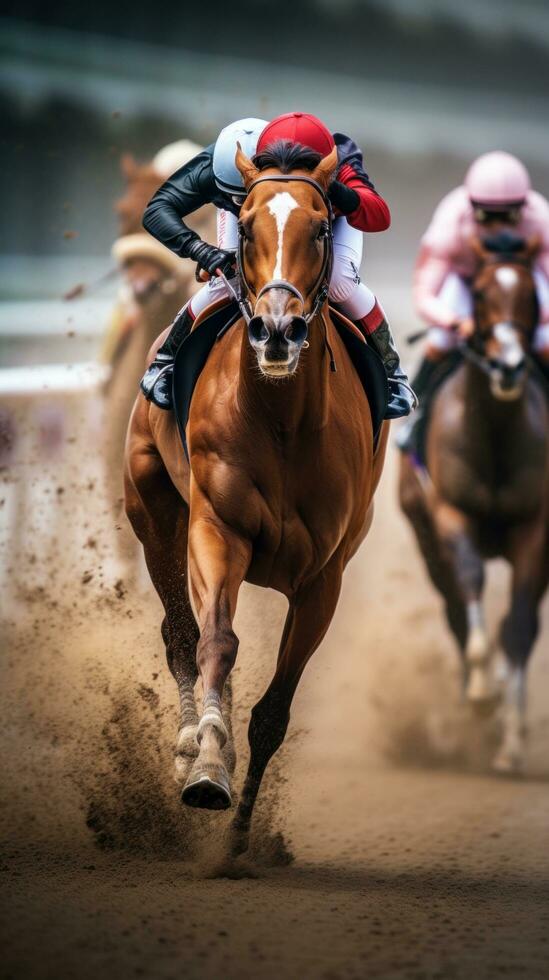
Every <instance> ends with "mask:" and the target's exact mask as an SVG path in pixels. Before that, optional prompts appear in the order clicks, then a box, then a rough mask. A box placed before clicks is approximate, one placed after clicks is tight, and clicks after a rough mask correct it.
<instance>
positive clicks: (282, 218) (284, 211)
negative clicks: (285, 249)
mask: <svg viewBox="0 0 549 980" xmlns="http://www.w3.org/2000/svg"><path fill="white" fill-rule="evenodd" d="M267 206H268V208H269V211H270V212H271V214H272V216H273V218H274V219H275V221H276V230H277V234H278V247H277V250H276V261H275V267H274V270H273V279H282V244H283V238H284V228H285V227H286V222H287V220H288V215H289V214H290V212H291V211H293V210H294V208H297V207H298V206H299V205H298V203H297V201H296V200H295V199H294V198H293V197H292V195H291V194H288V191H281V192H280V193H279V194H275V195H274V197H273V198H271V200H270V201H269V203H268V205H267Z"/></svg>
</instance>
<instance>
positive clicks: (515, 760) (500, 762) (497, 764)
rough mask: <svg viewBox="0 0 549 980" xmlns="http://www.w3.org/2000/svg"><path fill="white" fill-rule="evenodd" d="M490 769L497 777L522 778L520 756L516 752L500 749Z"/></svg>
mask: <svg viewBox="0 0 549 980" xmlns="http://www.w3.org/2000/svg"><path fill="white" fill-rule="evenodd" d="M492 769H493V770H494V772H495V773H497V774H498V775H499V776H522V772H523V760H522V756H521V755H520V754H519V753H518V752H508V751H507V750H506V749H501V751H500V752H498V753H497V755H496V756H495V758H494V760H493V762H492Z"/></svg>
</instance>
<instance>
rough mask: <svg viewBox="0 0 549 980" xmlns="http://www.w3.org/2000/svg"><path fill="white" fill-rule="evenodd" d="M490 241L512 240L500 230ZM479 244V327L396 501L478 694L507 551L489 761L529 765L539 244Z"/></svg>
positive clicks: (486, 672)
mask: <svg viewBox="0 0 549 980" xmlns="http://www.w3.org/2000/svg"><path fill="white" fill-rule="evenodd" d="M493 244H494V246H495V247H496V248H500V247H502V246H503V247H504V248H507V247H508V248H510V246H508V244H506V241H505V240H502V239H499V240H498V241H495V242H494V243H493ZM512 244H513V243H512ZM474 246H475V249H476V252H477V255H478V258H479V263H480V266H479V270H478V273H477V275H476V277H475V279H474V282H473V286H472V289H473V300H474V319H475V331H474V334H473V336H472V338H471V341H470V342H469V343H468V344H467V345H466V346H465V347H464V349H463V353H464V359H463V363H462V365H461V366H460V367H459V368H458V370H457V371H456V372H455V373H454V374H452V376H451V377H450V378H448V379H447V380H446V381H445V383H444V384H443V385H442V387H441V389H440V391H439V392H438V394H437V395H436V396H435V399H434V401H433V406H432V413H431V418H430V423H429V428H428V430H427V437H426V465H427V471H428V478H427V479H426V480H425V479H421V478H420V475H419V474H418V470H417V468H416V467H415V466H414V465H413V463H412V461H411V459H410V457H408V456H406V455H403V456H402V461H401V476H400V501H401V506H402V509H403V510H404V512H405V514H406V515H407V516H408V518H409V520H410V521H411V523H412V527H413V529H414V531H415V534H416V537H417V540H418V544H419V547H420V549H421V552H422V554H423V557H424V559H425V562H426V565H427V570H428V572H429V574H430V577H431V579H432V581H433V584H434V585H435V586H436V588H437V589H438V590H439V591H440V593H441V594H442V597H443V599H444V602H445V607H446V615H447V618H448V623H449V626H450V629H451V630H452V632H453V634H454V636H455V637H456V639H457V642H458V644H459V648H460V650H461V652H462V653H463V654H464V666H465V670H466V692H467V697H468V698H469V700H470V701H472V702H476V703H479V702H484V701H490V700H491V699H492V698H493V694H494V690H493V685H492V681H491V677H490V653H491V650H490V644H489V640H488V635H487V632H486V627H485V623H484V615H483V608H482V593H483V586H484V567H483V561H484V559H487V558H495V557H503V558H505V559H506V560H507V561H508V562H509V563H510V565H511V568H512V590H511V604H510V607H509V610H508V612H507V614H506V616H505V619H504V620H503V623H502V627H501V635H500V642H501V646H502V648H503V651H504V653H505V657H506V660H507V664H508V672H507V677H506V681H505V692H504V693H505V699H504V711H503V722H504V727H503V739H502V743H501V746H500V748H499V751H498V753H497V755H496V757H495V759H494V766H495V768H496V769H498V770H500V771H503V772H508V771H516V770H518V769H519V768H520V767H521V765H522V762H523V752H524V745H523V739H524V715H525V670H526V665H527V662H528V658H529V656H530V653H531V650H532V647H533V644H534V642H535V639H536V635H537V631H538V604H539V602H540V599H541V597H542V595H543V593H544V591H545V588H546V586H547V581H548V571H549V548H548V542H549V535H548V508H549V474H548V459H549V452H548V450H549V425H548V421H549V419H548V406H547V397H546V395H547V392H546V390H544V383H543V380H542V379H541V376H540V375H539V374H538V376H537V377H536V373H537V372H536V371H535V370H529V368H531V367H532V361H531V359H530V357H529V355H528V353H527V352H528V349H529V342H530V338H531V335H532V332H533V329H534V327H535V325H536V322H537V313H538V311H537V302H536V292H535V286H534V281H533V276H532V269H531V264H532V259H533V256H534V254H535V250H536V243H533V242H532V243H530V244H528V245H525V244H524V243H523V242H521V241H520V240H515V242H514V244H513V248H512V249H511V250H509V251H508V252H507V254H506V253H505V252H503V253H501V252H499V251H497V250H496V251H490V250H488V249H487V248H486V247H485V246H483V245H481V243H480V242H475V243H474Z"/></svg>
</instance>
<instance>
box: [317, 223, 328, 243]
mask: <svg viewBox="0 0 549 980" xmlns="http://www.w3.org/2000/svg"><path fill="white" fill-rule="evenodd" d="M327 234H328V225H327V224H322V225H321V226H320V228H319V229H318V232H317V236H316V237H317V238H318V239H320V240H322V239H323V238H326V235H327Z"/></svg>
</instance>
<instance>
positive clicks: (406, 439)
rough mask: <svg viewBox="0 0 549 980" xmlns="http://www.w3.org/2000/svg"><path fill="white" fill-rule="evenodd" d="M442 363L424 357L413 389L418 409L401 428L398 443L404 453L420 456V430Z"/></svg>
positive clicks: (413, 383)
mask: <svg viewBox="0 0 549 980" xmlns="http://www.w3.org/2000/svg"><path fill="white" fill-rule="evenodd" d="M440 368H441V362H440V361H438V360H437V361H433V360H430V359H429V358H427V357H424V358H423V360H422V362H421V364H420V366H419V368H418V371H417V373H416V374H415V376H414V378H413V381H412V387H413V389H414V391H415V393H416V396H417V399H418V403H419V404H418V407H417V410H416V411H415V412H414V416H413V418H411V419H409V420H408V422H405V424H404V425H403V426H402V427H401V428H400V430H399V432H398V435H397V438H396V443H397V446H398V448H399V449H400V450H402V452H404V453H412V454H414V455H419V442H420V441H421V440H420V438H419V434H420V429H421V427H422V426H423V424H424V423H425V420H426V417H427V409H428V407H429V405H430V404H431V398H432V395H433V392H434V390H435V384H434V381H435V379H436V377H437V375H438V374H439V373H440Z"/></svg>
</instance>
